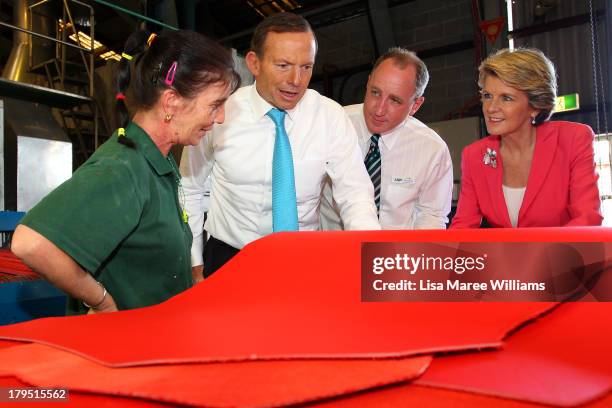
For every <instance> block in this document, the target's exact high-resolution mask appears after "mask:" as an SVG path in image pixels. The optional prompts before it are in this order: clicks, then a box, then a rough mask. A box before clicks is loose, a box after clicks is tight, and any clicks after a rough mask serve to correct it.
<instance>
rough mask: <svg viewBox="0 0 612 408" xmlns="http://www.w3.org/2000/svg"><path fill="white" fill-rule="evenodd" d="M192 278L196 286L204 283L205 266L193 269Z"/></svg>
mask: <svg viewBox="0 0 612 408" xmlns="http://www.w3.org/2000/svg"><path fill="white" fill-rule="evenodd" d="M191 278H192V279H193V284H194V285H196V284H198V283H200V282H202V281H203V280H204V265H197V266H193V267H191Z"/></svg>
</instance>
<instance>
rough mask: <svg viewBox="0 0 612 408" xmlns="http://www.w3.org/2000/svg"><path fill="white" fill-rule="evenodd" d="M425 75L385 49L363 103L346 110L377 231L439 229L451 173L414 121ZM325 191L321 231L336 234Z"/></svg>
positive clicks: (405, 54) (408, 58)
mask: <svg viewBox="0 0 612 408" xmlns="http://www.w3.org/2000/svg"><path fill="white" fill-rule="evenodd" d="M428 80H429V74H428V72H427V67H426V66H425V63H424V62H423V61H422V60H421V59H420V58H419V57H417V56H416V54H415V53H413V52H411V51H408V50H406V49H403V48H397V47H396V48H391V49H390V50H389V51H387V53H385V54H384V55H383V56H381V57H380V58H379V59H378V61H376V63H375V65H374V69H373V70H372V72H371V74H370V77H369V79H368V84H367V88H366V95H365V99H364V103H363V104H359V105H351V106H346V107H345V111H346V112H347V114H348V116H349V118H350V119H351V122H352V123H353V125H354V126H355V130H356V131H357V136H358V138H359V144H360V147H361V150H362V153H363V155H364V158H365V159H364V164H365V167H366V169H367V171H368V174H369V175H370V178H371V180H372V184H373V187H374V194H375V202H376V208H377V211H378V217H379V220H380V225H381V226H382V228H383V229H439V228H445V227H446V223H447V222H448V219H447V215H448V213H449V212H450V208H451V199H452V187H453V169H452V163H451V158H450V153H449V151H448V147H447V145H446V143H445V142H444V141H443V140H442V139H441V138H440V136H438V135H437V134H436V132H434V131H433V130H431V129H430V128H428V127H427V126H426V125H425V124H423V123H422V122H420V121H419V120H418V119H416V118H414V117H413V115H414V114H415V113H416V112H417V111H418V110H419V108H420V107H421V105H422V104H423V102H424V101H425V98H424V97H423V92H424V91H425V87H426V86H427V82H428ZM331 202H332V200H331V195H330V194H329V188H328V187H326V188H325V190H324V199H323V201H322V204H321V226H322V229H342V228H343V225H342V222H341V220H340V218H339V217H338V214H337V211H336V209H335V208H334V205H333V204H330V203H331Z"/></svg>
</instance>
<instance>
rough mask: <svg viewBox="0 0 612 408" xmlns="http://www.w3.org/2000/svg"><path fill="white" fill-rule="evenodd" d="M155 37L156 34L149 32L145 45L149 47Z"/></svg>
mask: <svg viewBox="0 0 612 408" xmlns="http://www.w3.org/2000/svg"><path fill="white" fill-rule="evenodd" d="M155 38H157V34H155V33H151V35H150V36H149V38H148V39H147V46H148V47H149V48H150V47H151V44H153V41H155Z"/></svg>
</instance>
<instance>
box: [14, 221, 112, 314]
mask: <svg viewBox="0 0 612 408" xmlns="http://www.w3.org/2000/svg"><path fill="white" fill-rule="evenodd" d="M11 251H13V253H14V254H15V255H16V256H17V257H18V258H20V259H21V260H22V261H23V262H24V263H25V264H26V265H28V266H29V267H30V268H32V270H33V271H34V272H36V273H38V274H39V275H41V276H42V277H43V278H45V279H46V280H48V281H49V282H51V284H53V285H54V286H56V287H57V288H59V289H61V290H63V291H64V292H66V293H67V294H68V295H70V296H72V297H73V298H76V299H80V300H81V301H83V302H86V303H87V304H90V305H95V306H96V307H95V310H94V311H95V312H96V313H98V312H114V311H117V305H116V304H115V300H114V299H113V297H112V296H111V294H110V293H107V294H106V296H104V292H105V289H104V288H103V287H102V286H101V285H100V284H99V283H98V282H96V280H95V279H94V277H93V276H91V274H90V273H88V272H87V271H85V270H84V269H83V268H81V266H80V265H79V264H77V263H76V262H75V261H74V260H73V259H72V258H71V257H70V256H68V255H67V254H66V253H65V252H64V251H62V250H61V249H59V248H58V247H57V246H56V245H55V244H54V243H53V242H51V241H49V240H48V239H47V238H45V237H44V236H43V235H41V234H39V233H38V232H36V231H34V230H33V229H31V228H29V227H27V226H25V225H18V226H17V228H16V229H15V233H14V234H13V239H12V242H11Z"/></svg>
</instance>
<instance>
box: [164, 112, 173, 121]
mask: <svg viewBox="0 0 612 408" xmlns="http://www.w3.org/2000/svg"><path fill="white" fill-rule="evenodd" d="M171 120H172V114H171V113H166V116H165V117H164V121H166V122H170V121H171Z"/></svg>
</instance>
